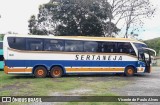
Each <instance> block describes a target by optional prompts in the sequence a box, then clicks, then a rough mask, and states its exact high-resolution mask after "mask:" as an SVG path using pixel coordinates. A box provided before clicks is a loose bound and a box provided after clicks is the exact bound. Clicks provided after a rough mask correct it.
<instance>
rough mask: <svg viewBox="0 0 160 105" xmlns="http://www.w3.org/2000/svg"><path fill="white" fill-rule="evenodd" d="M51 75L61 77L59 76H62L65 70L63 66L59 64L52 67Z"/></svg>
mask: <svg viewBox="0 0 160 105" xmlns="http://www.w3.org/2000/svg"><path fill="white" fill-rule="evenodd" d="M50 75H51V77H52V78H59V77H62V75H63V70H62V68H61V67H59V66H55V67H53V68H52V69H51V71H50Z"/></svg>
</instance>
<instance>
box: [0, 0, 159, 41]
mask: <svg viewBox="0 0 160 105" xmlns="http://www.w3.org/2000/svg"><path fill="white" fill-rule="evenodd" d="M48 1H49V0H0V15H1V18H0V33H6V32H8V31H12V32H16V33H18V34H27V33H28V20H29V18H30V16H31V15H37V13H38V7H39V5H40V4H43V3H47V2H48ZM150 1H151V2H152V4H153V5H154V6H155V7H156V8H157V10H156V13H155V17H154V18H152V19H147V20H144V22H145V25H144V29H145V31H141V32H139V33H138V34H139V38H141V39H144V40H146V39H152V38H156V37H160V8H159V7H160V0H150Z"/></svg>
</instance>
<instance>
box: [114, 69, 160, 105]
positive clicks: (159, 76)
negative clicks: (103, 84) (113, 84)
mask: <svg viewBox="0 0 160 105" xmlns="http://www.w3.org/2000/svg"><path fill="white" fill-rule="evenodd" d="M127 79H128V80H127V81H129V82H130V83H129V84H128V85H127V86H125V87H123V88H121V89H118V90H117V89H115V90H113V91H114V92H116V93H119V94H120V95H122V96H160V67H154V68H153V71H152V73H150V74H141V75H136V76H133V77H129V78H127ZM130 104H131V105H146V104H147V105H160V102H159V103H142V102H141V103H130Z"/></svg>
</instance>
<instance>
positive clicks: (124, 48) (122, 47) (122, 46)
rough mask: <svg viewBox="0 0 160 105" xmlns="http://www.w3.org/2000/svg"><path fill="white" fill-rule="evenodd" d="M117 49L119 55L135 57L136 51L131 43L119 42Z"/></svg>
mask: <svg viewBox="0 0 160 105" xmlns="http://www.w3.org/2000/svg"><path fill="white" fill-rule="evenodd" d="M117 49H118V52H119V53H128V54H132V55H135V51H134V49H133V47H132V45H131V44H130V43H129V42H119V43H118V46H117Z"/></svg>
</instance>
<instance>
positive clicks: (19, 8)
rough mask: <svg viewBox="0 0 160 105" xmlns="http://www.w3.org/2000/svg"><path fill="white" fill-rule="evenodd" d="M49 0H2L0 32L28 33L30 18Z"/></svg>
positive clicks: (0, 3)
mask: <svg viewBox="0 0 160 105" xmlns="http://www.w3.org/2000/svg"><path fill="white" fill-rule="evenodd" d="M48 1H49V0H0V15H1V18H0V33H6V32H8V31H12V32H17V33H23V34H27V33H28V20H29V18H30V16H31V15H33V14H35V15H37V13H38V7H39V5H40V4H44V3H47V2H48Z"/></svg>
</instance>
